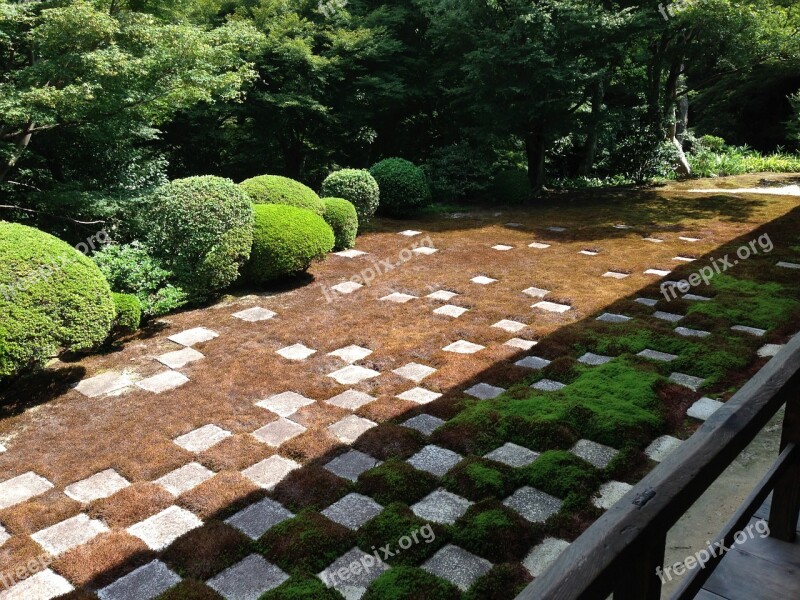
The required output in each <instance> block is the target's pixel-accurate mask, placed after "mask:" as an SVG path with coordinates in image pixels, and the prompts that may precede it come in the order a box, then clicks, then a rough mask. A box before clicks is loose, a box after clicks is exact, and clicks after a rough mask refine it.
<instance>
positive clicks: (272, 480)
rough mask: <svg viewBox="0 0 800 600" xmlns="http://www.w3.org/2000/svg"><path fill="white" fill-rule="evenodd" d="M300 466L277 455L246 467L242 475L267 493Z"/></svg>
mask: <svg viewBox="0 0 800 600" xmlns="http://www.w3.org/2000/svg"><path fill="white" fill-rule="evenodd" d="M299 468H300V464H299V463H296V462H295V461H293V460H290V459H288V458H284V457H283V456H279V455H277V454H275V455H273V456H270V457H269V458H265V459H264V460H262V461H261V462H258V463H256V464H254V465H253V466H252V467H247V468H246V469H245V470H244V471H242V475H244V476H245V477H247V478H248V479H249V480H250V481H252V482H253V483H255V484H256V485H257V486H259V487H261V488H263V489H265V490H267V491H269V490H271V489H272V488H274V487H275V486H276V485H278V484H279V483H280V482H281V481H283V479H284V477H286V476H287V475H288V474H289V473H291V472H292V471H294V470H295V469H299Z"/></svg>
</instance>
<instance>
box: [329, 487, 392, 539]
mask: <svg viewBox="0 0 800 600" xmlns="http://www.w3.org/2000/svg"><path fill="white" fill-rule="evenodd" d="M382 511H383V506H381V505H380V504H378V503H377V502H375V500H373V499H372V498H370V497H369V496H362V495H361V494H355V493H351V494H347V496H345V497H344V498H342V499H341V500H339V501H338V502H334V503H333V504H331V505H330V506H329V507H328V508H326V509H325V510H323V511H322V514H323V515H324V516H326V517H328V518H329V519H330V520H331V521H333V522H334V523H338V524H339V525H343V526H344V527H347V528H348V529H350V530H352V531H356V530H357V529H361V526H362V525H364V523H366V522H367V521H371V520H372V519H374V518H375V517H377V516H378V515H379V514H381V512H382Z"/></svg>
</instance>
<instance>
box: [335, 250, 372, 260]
mask: <svg viewBox="0 0 800 600" xmlns="http://www.w3.org/2000/svg"><path fill="white" fill-rule="evenodd" d="M334 254H335V255H336V256H341V257H342V258H358V257H359V256H364V255H365V254H367V253H366V252H362V251H361V250H356V249H355V248H350V249H349V250H341V251H339V252H334Z"/></svg>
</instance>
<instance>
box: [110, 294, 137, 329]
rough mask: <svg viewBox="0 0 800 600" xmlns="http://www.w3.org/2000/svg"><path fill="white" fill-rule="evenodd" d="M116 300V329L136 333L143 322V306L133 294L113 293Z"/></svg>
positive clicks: (112, 296)
mask: <svg viewBox="0 0 800 600" xmlns="http://www.w3.org/2000/svg"><path fill="white" fill-rule="evenodd" d="M111 298H112V299H113V300H114V328H115V329H117V330H118V331H136V330H137V329H139V325H140V323H141V322H142V304H141V302H139V298H137V297H136V296H134V295H133V294H118V293H117V292H111Z"/></svg>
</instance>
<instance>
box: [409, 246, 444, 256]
mask: <svg viewBox="0 0 800 600" xmlns="http://www.w3.org/2000/svg"><path fill="white" fill-rule="evenodd" d="M438 251H439V250H438V249H437V248H431V247H430V246H420V247H419V248H414V249H413V250H412V252H413V253H414V254H422V255H423V256H430V255H431V254H436V253H437V252H438Z"/></svg>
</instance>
